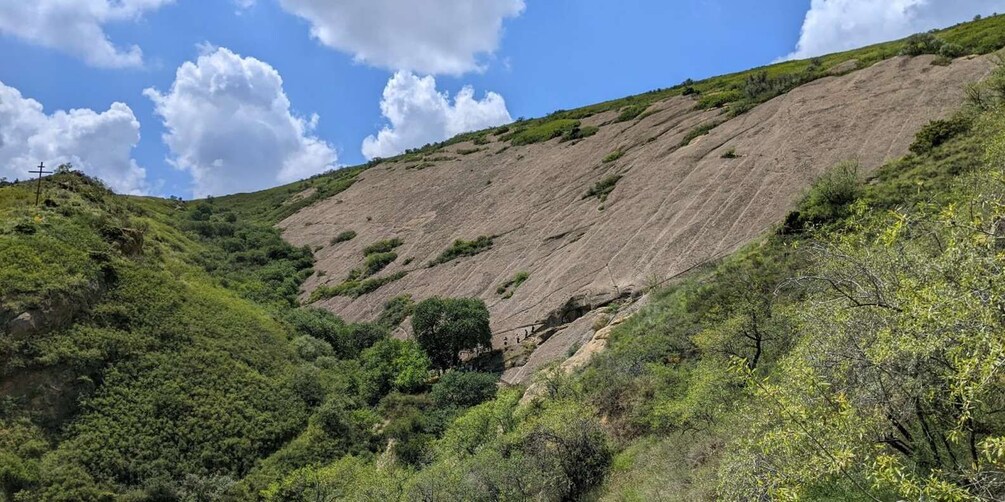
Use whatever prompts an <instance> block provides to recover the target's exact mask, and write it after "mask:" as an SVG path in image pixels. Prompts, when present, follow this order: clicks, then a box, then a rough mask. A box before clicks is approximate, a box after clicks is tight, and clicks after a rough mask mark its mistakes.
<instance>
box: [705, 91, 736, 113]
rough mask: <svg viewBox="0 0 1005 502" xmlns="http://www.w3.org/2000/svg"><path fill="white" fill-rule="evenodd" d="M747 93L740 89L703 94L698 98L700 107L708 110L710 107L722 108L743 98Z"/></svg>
mask: <svg viewBox="0 0 1005 502" xmlns="http://www.w3.org/2000/svg"><path fill="white" fill-rule="evenodd" d="M744 96H745V94H744V93H743V91H739V90H729V91H723V92H714V93H709V94H703V95H702V96H701V99H699V100H698V105H697V107H698V109H701V110H707V109H709V108H722V107H723V106H726V105H727V104H729V103H732V102H734V101H739V100H741V99H743V98H744Z"/></svg>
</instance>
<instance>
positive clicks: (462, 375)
mask: <svg viewBox="0 0 1005 502" xmlns="http://www.w3.org/2000/svg"><path fill="white" fill-rule="evenodd" d="M498 388H499V378H498V377H497V376H495V375H493V374H491V373H478V372H473V371H471V372H468V371H451V372H449V373H447V374H446V375H443V378H441V379H440V381H439V382H437V383H436V384H435V385H433V390H432V392H431V396H432V398H433V402H435V403H436V405H437V406H439V407H441V408H470V407H472V406H476V405H479V404H481V403H484V402H485V401H488V400H489V399H492V398H493V397H495V395H496V390H498Z"/></svg>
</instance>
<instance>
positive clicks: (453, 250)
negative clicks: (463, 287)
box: [429, 235, 495, 267]
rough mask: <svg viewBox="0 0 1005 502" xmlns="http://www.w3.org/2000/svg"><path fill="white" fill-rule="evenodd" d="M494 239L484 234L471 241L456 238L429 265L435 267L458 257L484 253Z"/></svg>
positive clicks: (490, 247)
mask: <svg viewBox="0 0 1005 502" xmlns="http://www.w3.org/2000/svg"><path fill="white" fill-rule="evenodd" d="M494 240H495V238H494V237H486V236H484V235H483V236H481V237H479V238H477V239H475V240H473V241H465V240H461V239H458V240H456V241H454V244H453V245H452V246H450V248H448V249H447V250H446V251H444V252H443V253H441V254H440V256H439V257H437V258H436V259H435V260H433V261H431V262H429V266H430V267H435V266H437V265H442V264H444V263H448V262H451V261H454V260H456V259H458V258H464V257H467V256H474V255H477V254H479V253H484V252H485V251H488V250H489V249H492V243H493V241H494Z"/></svg>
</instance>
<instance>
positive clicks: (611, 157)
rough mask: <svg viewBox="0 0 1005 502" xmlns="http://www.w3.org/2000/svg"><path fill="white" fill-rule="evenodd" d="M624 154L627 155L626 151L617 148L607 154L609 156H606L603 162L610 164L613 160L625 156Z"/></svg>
mask: <svg viewBox="0 0 1005 502" xmlns="http://www.w3.org/2000/svg"><path fill="white" fill-rule="evenodd" d="M624 156H625V151H624V150H622V149H620V148H618V149H617V150H614V151H613V152H611V153H609V154H607V156H606V157H604V161H603V162H604V164H610V163H611V162H614V161H616V160H618V159H620V158H621V157H624Z"/></svg>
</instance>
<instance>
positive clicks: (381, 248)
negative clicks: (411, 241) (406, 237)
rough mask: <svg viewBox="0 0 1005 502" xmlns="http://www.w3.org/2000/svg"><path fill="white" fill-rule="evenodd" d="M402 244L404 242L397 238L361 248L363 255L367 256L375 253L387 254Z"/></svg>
mask: <svg viewBox="0 0 1005 502" xmlns="http://www.w3.org/2000/svg"><path fill="white" fill-rule="evenodd" d="M404 243H405V241H403V240H401V239H398V238H394V239H387V240H383V241H378V242H375V243H373V244H370V245H369V246H367V247H365V248H363V255H364V256H369V255H372V254H377V253H389V252H391V251H394V250H395V249H396V248H398V247H401V245H402V244H404Z"/></svg>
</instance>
